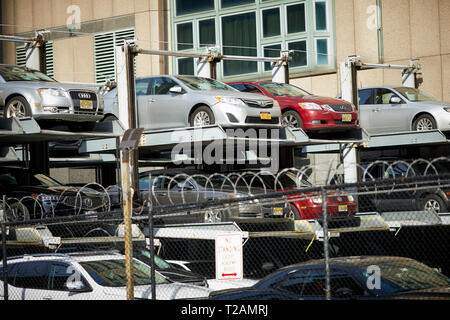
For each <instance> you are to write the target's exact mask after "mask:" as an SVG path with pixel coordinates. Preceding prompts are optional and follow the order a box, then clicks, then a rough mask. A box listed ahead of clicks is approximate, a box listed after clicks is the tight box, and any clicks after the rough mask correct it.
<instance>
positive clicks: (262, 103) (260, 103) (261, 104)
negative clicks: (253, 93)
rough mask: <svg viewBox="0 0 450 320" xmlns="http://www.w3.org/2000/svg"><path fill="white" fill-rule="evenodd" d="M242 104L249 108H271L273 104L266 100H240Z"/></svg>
mask: <svg viewBox="0 0 450 320" xmlns="http://www.w3.org/2000/svg"><path fill="white" fill-rule="evenodd" d="M242 101H244V103H245V104H246V105H247V106H249V107H251V108H272V107H273V102H271V101H266V100H248V99H242Z"/></svg>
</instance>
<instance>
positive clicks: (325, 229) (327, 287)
mask: <svg viewBox="0 0 450 320" xmlns="http://www.w3.org/2000/svg"><path fill="white" fill-rule="evenodd" d="M321 189H322V207H323V209H322V211H323V226H322V228H323V251H324V259H325V294H326V299H327V300H331V291H330V262H329V250H328V203H327V191H326V190H325V188H323V187H322V188H321Z"/></svg>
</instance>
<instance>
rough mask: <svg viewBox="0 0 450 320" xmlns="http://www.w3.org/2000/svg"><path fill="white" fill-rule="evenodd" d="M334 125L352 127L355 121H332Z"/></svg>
mask: <svg viewBox="0 0 450 320" xmlns="http://www.w3.org/2000/svg"><path fill="white" fill-rule="evenodd" d="M334 124H339V125H348V126H352V125H355V124H356V121H351V122H344V121H342V120H334Z"/></svg>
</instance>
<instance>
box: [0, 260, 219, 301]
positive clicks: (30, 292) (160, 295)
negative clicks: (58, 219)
mask: <svg viewBox="0 0 450 320" xmlns="http://www.w3.org/2000/svg"><path fill="white" fill-rule="evenodd" d="M132 267H133V275H134V297H135V299H150V298H151V296H152V290H151V287H152V285H154V286H155V290H156V299H159V300H172V299H186V298H206V297H207V296H208V294H209V293H210V292H211V291H212V290H211V289H208V288H205V287H199V286H194V285H190V284H185V283H175V282H171V281H169V280H168V279H167V278H165V277H164V276H163V275H161V274H160V273H159V272H158V271H156V270H155V283H152V281H151V278H150V270H151V269H150V267H149V266H148V265H146V264H144V263H143V262H141V261H140V260H137V259H133V261H132ZM7 268H8V296H9V299H10V300H125V299H126V297H127V290H126V285H127V277H126V271H125V256H124V255H121V254H116V253H111V252H80V253H71V254H35V255H24V256H18V257H11V258H8V260H7ZM3 279H4V277H3V264H2V263H1V264H0V299H2V298H3Z"/></svg>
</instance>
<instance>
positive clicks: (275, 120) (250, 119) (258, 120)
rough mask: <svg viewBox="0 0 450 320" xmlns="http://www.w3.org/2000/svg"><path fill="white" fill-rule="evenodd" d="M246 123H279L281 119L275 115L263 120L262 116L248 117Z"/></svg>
mask: <svg viewBox="0 0 450 320" xmlns="http://www.w3.org/2000/svg"><path fill="white" fill-rule="evenodd" d="M245 123H250V124H278V123H280V120H279V118H278V117H273V118H272V119H271V120H263V119H261V118H260V117H247V118H246V119H245Z"/></svg>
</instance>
